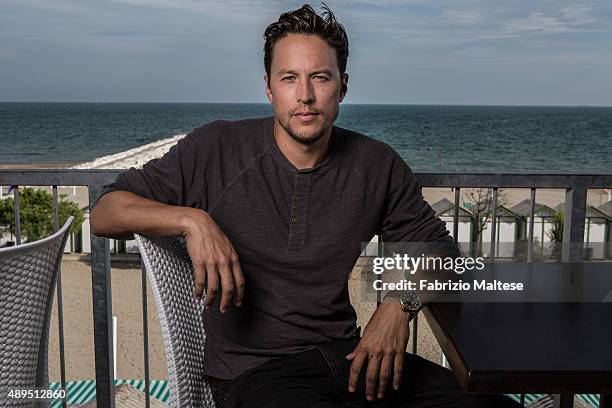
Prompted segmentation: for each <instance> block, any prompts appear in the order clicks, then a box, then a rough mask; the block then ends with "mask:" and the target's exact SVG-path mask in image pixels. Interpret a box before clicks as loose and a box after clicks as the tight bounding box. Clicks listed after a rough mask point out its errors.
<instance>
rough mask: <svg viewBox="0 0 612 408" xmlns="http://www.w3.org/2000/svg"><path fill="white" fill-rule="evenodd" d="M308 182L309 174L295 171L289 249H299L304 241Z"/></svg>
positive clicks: (309, 180)
mask: <svg viewBox="0 0 612 408" xmlns="http://www.w3.org/2000/svg"><path fill="white" fill-rule="evenodd" d="M310 182H311V175H310V174H307V173H300V172H299V171H298V172H296V173H295V181H294V184H293V195H292V197H291V214H290V216H289V242H288V247H289V249H294V250H295V249H299V248H301V247H302V246H303V245H304V243H305V241H306V222H307V219H306V214H307V206H308V194H309V191H310Z"/></svg>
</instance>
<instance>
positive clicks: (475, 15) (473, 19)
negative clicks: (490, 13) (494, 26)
mask: <svg viewBox="0 0 612 408" xmlns="http://www.w3.org/2000/svg"><path fill="white" fill-rule="evenodd" d="M444 17H445V18H446V19H447V20H448V21H449V22H451V23H455V24H478V23H481V22H482V14H481V13H480V12H479V11H477V10H446V11H444Z"/></svg>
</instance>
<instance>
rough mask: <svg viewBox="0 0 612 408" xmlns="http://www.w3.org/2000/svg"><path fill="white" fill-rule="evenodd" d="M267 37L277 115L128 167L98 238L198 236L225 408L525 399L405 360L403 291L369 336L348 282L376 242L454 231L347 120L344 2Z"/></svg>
mask: <svg viewBox="0 0 612 408" xmlns="http://www.w3.org/2000/svg"><path fill="white" fill-rule="evenodd" d="M264 37H265V47H264V53H265V55H264V63H265V69H266V74H265V76H264V80H265V92H266V96H267V97H268V99H269V101H270V103H271V104H272V105H273V108H274V117H273V118H259V119H246V120H240V121H215V122H212V123H209V124H206V125H204V126H202V127H200V128H197V129H195V130H194V131H193V132H192V133H190V134H189V135H188V136H186V137H185V138H184V139H182V140H181V141H180V142H179V143H178V144H177V145H176V146H175V147H173V148H172V149H171V150H170V151H169V152H168V154H166V155H165V156H164V157H163V158H161V159H156V160H152V161H150V162H149V163H147V164H146V165H144V167H143V169H142V170H136V169H130V170H128V171H126V172H125V173H123V174H121V175H120V176H119V177H118V178H117V181H116V182H115V183H114V184H113V185H111V186H110V188H109V189H108V193H107V194H105V195H103V196H102V197H101V198H100V200H99V202H98V204H97V207H96V208H95V210H94V211H93V212H92V215H91V225H92V229H93V232H94V233H95V234H97V235H102V236H107V237H113V238H129V237H131V236H132V233H133V232H140V233H143V234H152V235H181V234H183V235H184V236H185V237H186V242H187V249H188V251H189V255H190V257H191V259H192V262H193V265H194V269H195V274H196V281H195V292H196V293H195V295H196V296H197V297H200V296H202V294H203V292H204V290H205V291H206V297H205V305H206V312H205V317H204V321H205V329H206V332H207V336H208V340H207V342H206V350H205V363H206V374H207V375H208V380H209V381H210V383H211V384H212V388H213V394H214V397H215V400H216V401H217V405H218V406H231V407H261V406H266V407H286V406H304V407H312V406H324V407H336V406H338V407H339V406H362V405H363V406H366V405H368V404H372V405H373V406H380V407H383V406H406V407H407V406H410V407H426V406H427V407H430V406H441V407H492V406H495V407H498V406H512V405H513V403H512V401H511V400H509V399H507V398H505V397H497V396H492V397H470V396H467V395H465V394H463V393H462V392H461V391H460V389H459V387H458V386H457V383H456V381H455V379H454V377H453V375H452V373H450V371H448V370H446V369H444V368H442V367H440V366H437V365H435V364H433V363H430V362H427V361H425V360H424V359H422V358H420V357H418V356H413V355H409V354H405V350H406V345H407V342H408V337H409V326H408V323H409V320H410V318H412V317H413V315H414V314H413V313H408V312H406V311H404V310H405V309H404V308H403V307H402V306H404V304H403V303H400V302H397V301H396V299H395V298H393V297H388V298H386V299H385V301H384V302H383V303H382V304H381V305H380V306H379V307H378V308H377V310H376V311H375V313H374V314H373V316H372V317H371V319H370V321H369V323H368V324H367V326H366V328H365V330H364V333H363V337H361V338H360V337H359V333H358V331H357V328H356V315H355V311H354V309H353V307H352V306H351V304H350V300H349V294H348V276H349V273H350V272H351V270H352V268H353V266H354V264H355V262H356V260H357V258H358V256H359V254H360V252H361V242H367V241H369V240H370V239H371V238H372V236H373V235H375V234H377V233H381V234H382V236H383V239H384V240H385V241H389V242H391V241H420V242H429V241H441V242H452V239H451V238H450V237H449V236H448V232H447V231H446V229H445V226H444V223H442V222H441V221H440V220H439V219H438V218H436V217H435V214H434V212H433V211H432V209H431V207H429V205H428V204H427V203H425V201H424V200H423V198H422V195H421V193H420V188H419V186H418V184H417V182H416V179H415V177H414V175H413V174H412V172H411V171H410V169H409V168H408V166H406V164H405V163H404V162H403V160H402V159H401V158H400V157H399V156H398V155H397V153H395V152H394V151H393V150H392V149H391V148H390V147H389V146H387V145H385V144H384V143H381V142H378V141H376V140H374V139H370V138H368V137H366V136H363V135H361V134H358V133H356V132H352V131H349V130H346V129H342V128H339V127H335V126H333V123H334V121H335V120H336V118H337V116H338V110H339V103H340V102H341V101H342V100H343V99H344V97H345V96H346V93H347V89H348V74H347V73H346V72H345V71H346V61H347V57H348V39H347V36H346V33H345V31H344V28H343V27H342V26H341V25H340V24H339V23H338V22H337V21H336V19H335V17H334V15H333V14H332V12H331V11H330V10H329V9H328V8H325V12H324V13H323V14H322V15H321V16H319V15H317V14H316V12H314V10H313V9H312V8H311V7H310V6H308V5H305V6H303V7H302V8H301V9H299V10H295V11H291V12H288V13H285V14H283V15H281V17H280V18H279V20H278V22H276V23H273V24H271V25H270V26H269V27H268V28H267V29H266V32H265V34H264ZM343 404H344V405H343ZM351 404H352V405H351Z"/></svg>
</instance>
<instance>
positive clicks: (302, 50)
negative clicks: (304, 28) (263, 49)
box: [272, 34, 338, 74]
mask: <svg viewBox="0 0 612 408" xmlns="http://www.w3.org/2000/svg"><path fill="white" fill-rule="evenodd" d="M272 66H273V67H274V68H273V71H274V72H275V73H277V74H280V73H282V72H288V71H292V72H296V71H298V70H299V71H303V70H305V69H306V70H308V71H321V72H322V71H330V72H333V71H334V70H337V69H338V61H337V59H336V51H335V50H334V49H333V48H332V47H331V46H330V45H329V44H327V43H326V42H325V40H323V39H321V38H320V37H318V36H316V35H306V34H289V35H287V36H286V37H283V38H281V39H280V40H279V41H278V42H277V43H276V44H275V45H274V50H273V54H272Z"/></svg>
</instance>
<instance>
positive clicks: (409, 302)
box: [383, 290, 423, 319]
mask: <svg viewBox="0 0 612 408" xmlns="http://www.w3.org/2000/svg"><path fill="white" fill-rule="evenodd" d="M384 301H391V302H399V303H400V304H401V306H402V310H403V311H404V312H406V313H409V314H410V318H411V319H412V318H413V317H414V316H416V315H417V314H418V313H419V310H421V309H422V308H423V304H422V303H421V298H419V295H417V294H416V293H415V292H411V291H408V290H405V291H401V292H400V291H391V292H389V293H387V294H386V295H385V298H384V299H383V302H384Z"/></svg>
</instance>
